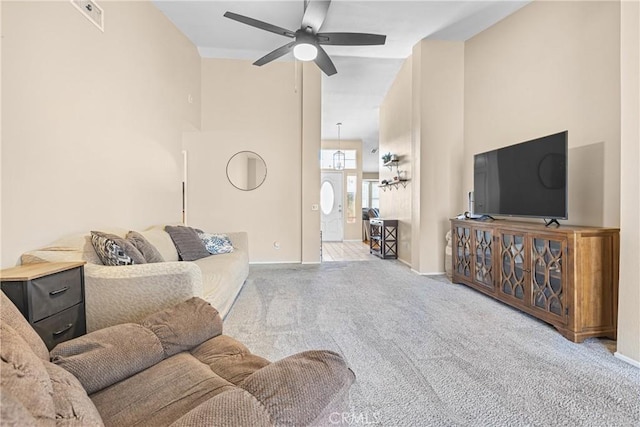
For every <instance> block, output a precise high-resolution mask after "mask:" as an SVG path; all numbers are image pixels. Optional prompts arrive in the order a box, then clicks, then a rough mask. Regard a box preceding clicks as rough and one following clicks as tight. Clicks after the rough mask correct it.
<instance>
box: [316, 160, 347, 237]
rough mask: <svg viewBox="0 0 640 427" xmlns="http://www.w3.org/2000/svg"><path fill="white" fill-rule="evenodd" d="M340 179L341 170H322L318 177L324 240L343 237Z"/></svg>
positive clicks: (341, 177) (341, 178) (341, 179)
mask: <svg viewBox="0 0 640 427" xmlns="http://www.w3.org/2000/svg"><path fill="white" fill-rule="evenodd" d="M342 181H343V176H342V172H323V173H322V177H321V179H320V182H321V184H320V211H321V221H322V224H321V230H322V240H323V241H325V242H341V241H342V239H343V233H344V228H343V216H342V197H343V196H342Z"/></svg>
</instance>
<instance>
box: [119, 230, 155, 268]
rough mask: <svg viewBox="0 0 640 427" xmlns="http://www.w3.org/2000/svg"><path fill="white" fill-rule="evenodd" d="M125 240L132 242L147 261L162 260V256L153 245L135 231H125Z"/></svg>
mask: <svg viewBox="0 0 640 427" xmlns="http://www.w3.org/2000/svg"><path fill="white" fill-rule="evenodd" d="M127 240H128V241H130V242H131V243H133V245H134V246H135V247H136V248H137V249H138V250H139V251H140V253H142V256H144V259H145V261H147V262H164V258H163V257H162V255H161V254H160V252H158V250H157V249H156V247H155V246H153V245H152V244H151V243H149V241H148V240H147V239H145V238H144V236H143V235H142V234H140V233H138V232H137V231H130V232H129V233H127Z"/></svg>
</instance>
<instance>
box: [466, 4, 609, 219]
mask: <svg viewBox="0 0 640 427" xmlns="http://www.w3.org/2000/svg"><path fill="white" fill-rule="evenodd" d="M619 38H620V4H619V3H618V2H584V1H580V2H538V1H536V2H533V3H531V4H529V5H527V6H525V7H523V8H522V9H520V10H519V11H517V12H516V13H514V14H513V15H511V16H510V17H508V18H507V19H504V20H503V21H501V22H499V23H498V24H496V25H494V26H493V27H491V28H489V29H487V30H485V31H483V32H482V33H480V34H479V35H477V36H476V37H474V38H472V39H471V40H469V41H467V43H466V45H465V114H464V117H465V121H464V132H465V154H464V166H463V171H464V177H465V178H464V189H463V192H461V194H460V200H461V206H464V205H463V204H462V203H464V201H465V194H466V192H467V191H470V190H472V188H473V176H472V175H473V163H472V161H473V155H474V154H476V153H480V152H483V151H487V150H491V149H494V148H498V147H502V146H506V145H511V144H515V143H518V142H522V141H526V140H529V139H532V138H536V137H540V136H544V135H548V134H552V133H556V132H560V131H563V130H568V131H569V182H568V184H569V220H568V221H567V223H570V224H585V225H595V226H614V227H615V226H618V225H619V224H620V222H619V221H620V173H619V170H620V40H619Z"/></svg>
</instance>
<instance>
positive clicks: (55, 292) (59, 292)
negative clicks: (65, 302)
mask: <svg viewBox="0 0 640 427" xmlns="http://www.w3.org/2000/svg"><path fill="white" fill-rule="evenodd" d="M68 290H69V287H68V286H65V287H64V288H60V289H56V290H55V291H51V292H49V295H51V296H54V295H58V294H62V293H64V292H67V291H68Z"/></svg>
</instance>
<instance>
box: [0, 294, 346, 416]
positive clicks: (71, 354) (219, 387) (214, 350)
mask: <svg viewBox="0 0 640 427" xmlns="http://www.w3.org/2000/svg"><path fill="white" fill-rule="evenodd" d="M0 297H1V300H0V330H1V333H0V342H1V343H2V345H1V346H0V372H1V374H2V381H1V383H0V403H1V407H0V425H2V426H36V425H43V426H45V425H46V426H105V425H106V426H133V425H135V426H154V427H158V426H168V425H170V426H174V427H178V426H193V427H196V426H255V427H258V426H305V425H332V424H335V423H334V422H332V421H334V420H335V414H340V413H343V412H344V411H345V410H346V409H347V408H346V406H347V403H348V392H349V388H350V387H351V384H352V383H353V381H354V379H355V376H354V374H353V372H352V371H351V370H350V369H349V368H348V366H347V365H346V363H345V361H344V360H343V358H342V357H341V356H340V355H338V354H336V353H333V352H330V351H306V352H303V353H298V354H295V355H293V356H289V357H287V358H284V359H282V360H279V361H277V362H274V363H271V362H269V361H268V360H266V359H263V358H262V357H259V356H256V355H254V354H251V352H250V351H249V350H248V349H247V348H246V347H245V346H244V345H242V344H241V343H240V342H238V341H236V340H234V339H233V338H231V337H229V336H225V335H222V320H221V318H220V316H219V315H218V313H217V311H216V310H215V309H214V308H213V307H211V306H210V305H209V304H208V303H206V302H205V301H203V300H201V299H199V298H192V299H190V300H188V301H186V302H183V303H181V304H178V305H176V306H174V307H171V308H169V309H166V310H163V311H161V312H158V313H155V314H152V315H151V316H149V317H147V318H145V319H143V320H142V321H141V322H140V323H138V324H134V323H127V324H121V325H116V326H112V327H109V328H105V329H101V330H99V331H95V332H92V333H89V334H87V335H84V336H81V337H78V338H76V339H73V340H71V341H66V342H63V343H61V344H59V345H58V346H56V347H55V348H54V349H53V350H52V351H51V353H48V352H47V349H46V347H45V345H44V343H43V342H42V340H41V339H40V337H39V336H38V335H37V334H36V332H35V331H34V330H33V328H31V326H30V325H29V324H28V323H27V321H26V320H25V319H24V318H23V317H22V315H21V314H20V312H19V311H18V309H17V308H16V307H15V306H14V305H13V304H12V302H11V301H10V300H9V299H8V298H7V297H6V296H5V295H4V294H2V295H1V296H0ZM50 360H51V361H50ZM52 362H53V363H52Z"/></svg>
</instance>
